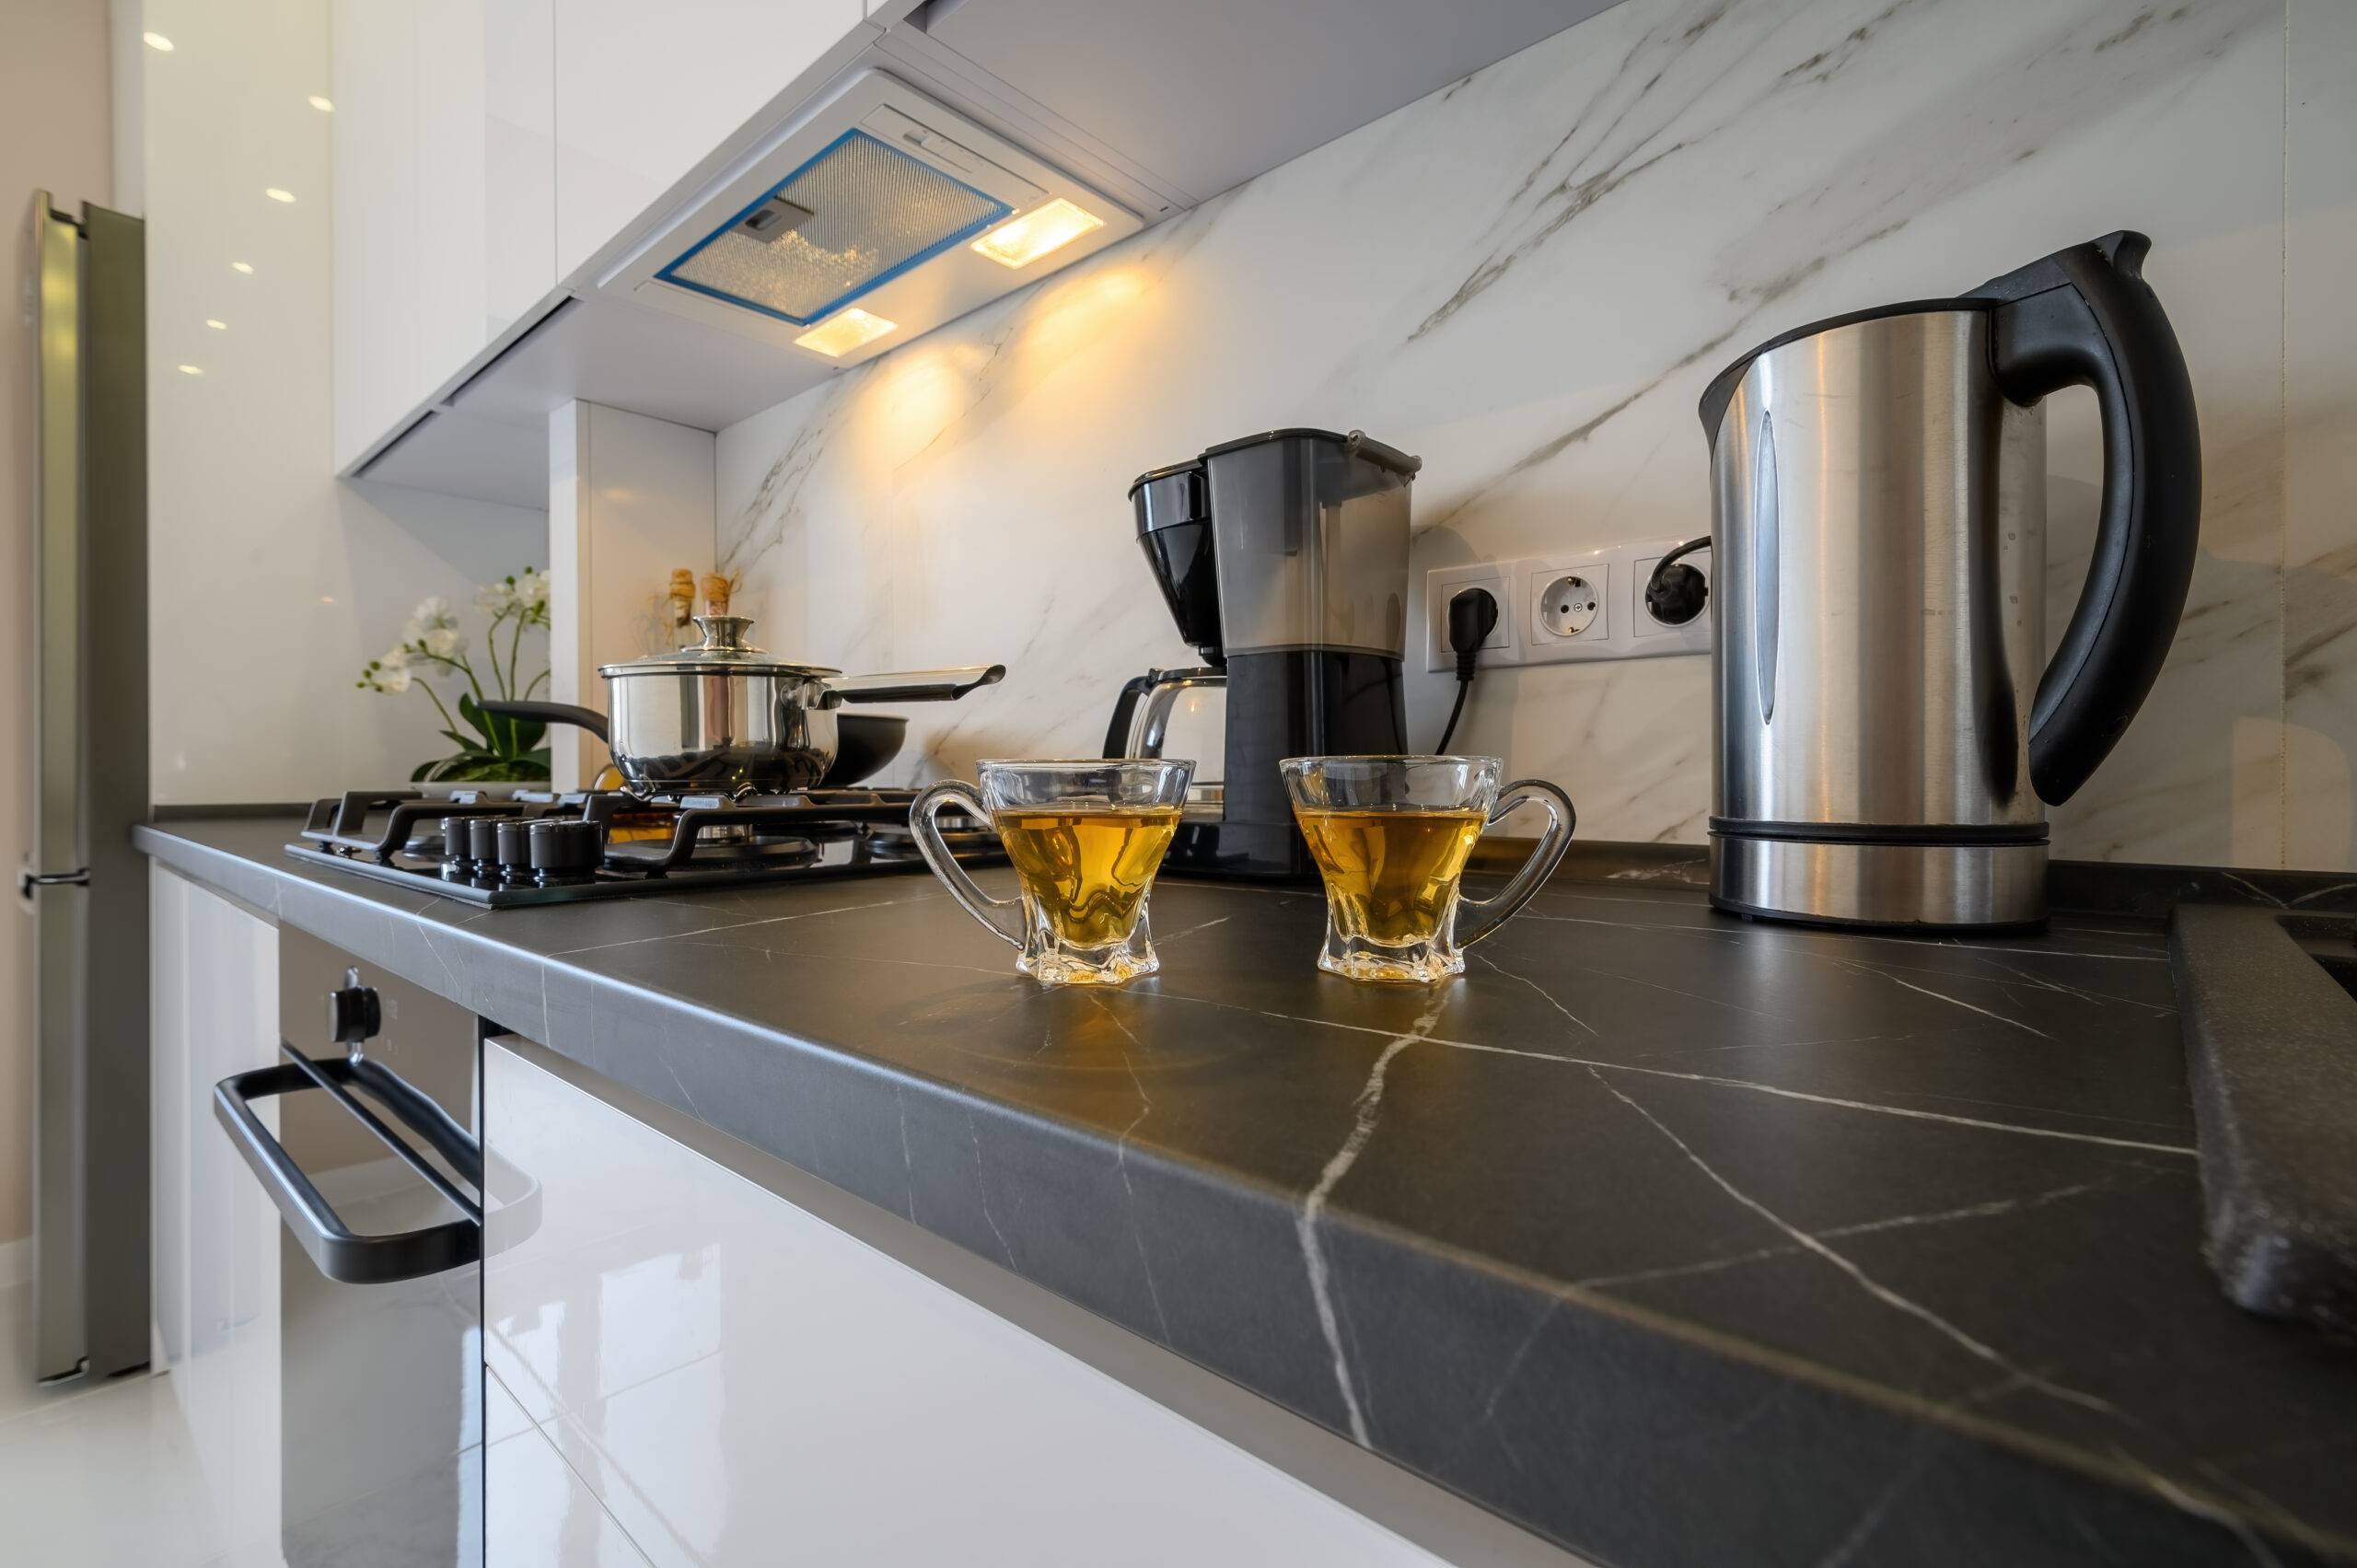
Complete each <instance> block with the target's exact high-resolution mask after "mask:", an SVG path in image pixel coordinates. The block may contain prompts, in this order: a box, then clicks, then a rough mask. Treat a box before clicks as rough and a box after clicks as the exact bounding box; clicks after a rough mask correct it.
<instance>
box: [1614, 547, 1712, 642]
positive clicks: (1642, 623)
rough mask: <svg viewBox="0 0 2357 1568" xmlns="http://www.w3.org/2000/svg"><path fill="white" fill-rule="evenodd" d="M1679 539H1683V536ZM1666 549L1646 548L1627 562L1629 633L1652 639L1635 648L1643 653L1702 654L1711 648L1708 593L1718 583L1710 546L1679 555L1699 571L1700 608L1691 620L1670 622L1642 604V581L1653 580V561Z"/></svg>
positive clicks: (1643, 602)
mask: <svg viewBox="0 0 2357 1568" xmlns="http://www.w3.org/2000/svg"><path fill="white" fill-rule="evenodd" d="M1680 542H1683V541H1682V540H1681V541H1680ZM1668 553H1669V550H1668V549H1667V548H1649V549H1647V550H1646V552H1645V553H1643V554H1641V555H1639V556H1637V557H1636V559H1635V560H1634V561H1633V562H1631V564H1630V581H1631V585H1632V586H1631V589H1630V599H1629V612H1630V613H1629V633H1630V636H1631V638H1632V639H1634V640H1636V641H1639V642H1643V641H1647V640H1649V639H1650V640H1652V642H1653V645H1652V646H1649V647H1645V648H1643V649H1640V650H1638V652H1639V653H1641V654H1644V655H1654V654H1683V653H1697V654H1703V653H1708V652H1710V651H1711V601H1710V595H1711V593H1712V592H1713V590H1715V589H1716V588H1717V587H1718V579H1717V578H1716V577H1715V576H1714V575H1713V573H1712V567H1713V560H1712V556H1711V547H1710V546H1709V545H1707V544H1706V545H1704V546H1703V547H1702V548H1701V549H1700V550H1697V551H1694V552H1691V553H1690V554H1687V555H1682V556H1679V557H1678V559H1679V560H1680V561H1681V562H1683V563H1685V564H1687V565H1689V566H1691V567H1693V568H1694V569H1695V570H1696V571H1697V572H1700V573H1701V574H1702V590H1703V598H1702V610H1701V614H1699V615H1697V616H1695V617H1694V619H1693V620H1691V621H1685V622H1683V623H1681V624H1678V625H1671V624H1670V623H1669V622H1667V621H1663V620H1661V619H1660V618H1658V617H1657V616H1655V614H1654V612H1653V611H1652V610H1650V609H1648V608H1647V607H1646V605H1645V585H1646V584H1647V583H1649V582H1651V581H1652V580H1653V575H1654V564H1655V563H1656V562H1658V561H1659V560H1660V559H1661V558H1662V557H1663V556H1665V555H1666V554H1668Z"/></svg>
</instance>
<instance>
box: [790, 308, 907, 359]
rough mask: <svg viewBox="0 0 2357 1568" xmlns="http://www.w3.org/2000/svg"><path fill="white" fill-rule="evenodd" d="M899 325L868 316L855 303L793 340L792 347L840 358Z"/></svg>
mask: <svg viewBox="0 0 2357 1568" xmlns="http://www.w3.org/2000/svg"><path fill="white" fill-rule="evenodd" d="M899 327H900V323H899V322H898V321H887V320H886V319H884V318H883V317H881V316H871V315H869V314H868V313H867V312H866V311H865V310H862V309H861V308H859V307H858V306H856V305H854V306H853V307H852V308H850V309H848V310H845V311H842V313H840V314H838V315H835V316H830V317H829V318H828V319H826V320H825V321H822V322H820V323H819V325H818V326H815V327H813V328H811V329H810V330H809V331H807V332H805V333H803V334H802V335H801V336H800V337H798V338H796V339H795V340H794V346H795V347H796V348H807V349H810V350H812V351H813V352H815V353H819V354H825V355H826V356H827V357H828V358H830V359H840V358H841V357H842V356H843V355H844V354H849V353H850V352H851V351H852V350H853V349H855V348H858V347H859V346H861V345H862V344H863V343H874V342H875V341H876V340H877V339H878V338H880V337H882V336H883V335H884V334H885V333H887V332H889V331H897V330H898V329H899Z"/></svg>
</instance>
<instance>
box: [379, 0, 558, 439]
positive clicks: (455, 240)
mask: <svg viewBox="0 0 2357 1568" xmlns="http://www.w3.org/2000/svg"><path fill="white" fill-rule="evenodd" d="M552 5H553V0H413V3H412V4H406V5H399V6H389V5H385V4H382V3H381V0H340V3H339V4H338V5H337V6H336V14H335V105H336V125H335V350H336V353H335V372H336V373H335V394H336V408H335V460H336V466H337V467H339V468H341V467H343V466H344V465H345V464H347V463H349V462H350V461H351V460H352V459H354V458H355V457H357V456H358V455H359V454H360V452H361V451H362V450H363V449H364V448H366V447H367V446H368V444H369V443H370V442H372V441H374V440H376V439H377V437H378V436H383V435H385V434H386V433H387V432H389V430H391V429H392V428H393V427H394V426H395V425H396V424H398V423H399V422H400V421H401V419H402V418H403V416H405V415H406V414H407V413H408V412H410V411H411V410H412V409H413V408H415V407H416V406H417V404H418V403H419V402H420V401H423V400H424V398H425V397H427V396H428V395H429V394H430V393H432V392H433V391H434V389H435V388H436V387H438V386H440V385H441V384H442V383H443V382H444V381H446V380H447V379H448V378H449V377H451V376H452V375H453V374H454V373H455V372H456V371H457V370H458V369H459V366H463V365H464V364H466V362H467V361H468V360H470V359H471V358H472V357H474V355H475V354H476V353H477V352H478V351H479V350H481V349H482V346H483V345H484V344H485V343H489V342H490V341H491V340H492V339H493V338H495V337H497V336H498V335H499V334H500V332H502V331H505V329H506V328H507V326H508V325H509V324H510V323H511V322H513V321H514V320H515V319H517V317H518V316H520V315H522V314H523V313H524V312H525V311H526V310H527V309H528V308H530V307H531V306H532V304H533V303H534V302H535V301H537V300H539V299H540V297H541V296H544V295H546V294H547V293H548V292H549V290H550V289H552V288H553V287H555V286H556V140H555V134H554V132H555V124H556V106H555V99H554V96H553V93H552V70H553V66H554V28H553V22H552Z"/></svg>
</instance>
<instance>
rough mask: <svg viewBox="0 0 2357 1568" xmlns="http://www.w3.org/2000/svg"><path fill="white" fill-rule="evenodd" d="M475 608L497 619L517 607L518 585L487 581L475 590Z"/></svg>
mask: <svg viewBox="0 0 2357 1568" xmlns="http://www.w3.org/2000/svg"><path fill="white" fill-rule="evenodd" d="M475 608H476V609H477V610H482V612H483V613H484V614H485V615H488V616H490V617H491V618H492V619H493V620H494V621H496V620H497V619H499V617H501V616H503V615H505V614H507V613H508V612H509V611H511V610H514V609H515V608H516V586H515V585H514V584H512V583H485V584H484V585H483V586H482V587H480V588H477V589H476V590H475Z"/></svg>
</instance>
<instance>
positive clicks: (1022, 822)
mask: <svg viewBox="0 0 2357 1568" xmlns="http://www.w3.org/2000/svg"><path fill="white" fill-rule="evenodd" d="M980 772H981V783H980V784H979V786H978V785H975V784H965V783H962V782H960V781H958V780H956V779H952V780H949V781H948V782H946V783H944V784H935V785H934V786H933V787H932V788H931V789H928V790H926V791H925V792H924V793H923V795H921V796H918V797H917V800H916V804H915V805H914V806H912V807H910V809H909V823H910V826H911V828H912V829H914V830H915V832H916V840H917V848H918V849H919V850H920V851H922V852H923V854H924V858H925V864H926V865H930V866H932V867H933V871H934V875H935V876H936V877H940V878H941V880H942V882H943V883H944V884H945V885H946V887H947V888H948V889H949V891H950V895H951V896H952V897H954V898H955V899H956V900H958V903H959V904H961V905H963V906H964V907H965V910H966V912H967V913H969V914H970V915H972V916H973V917H974V918H975V919H976V920H979V921H981V923H983V924H984V925H987V926H989V927H990V928H991V930H992V931H993V933H995V934H996V935H998V936H999V938H1000V939H1001V940H1003V941H1004V942H1005V943H1007V944H1008V945H1009V946H1010V947H1014V948H1015V949H1016V955H1017V957H1016V960H1015V962H1016V967H1017V968H1019V969H1021V970H1023V972H1024V973H1026V974H1028V975H1032V976H1034V977H1036V978H1037V979H1038V980H1039V981H1041V982H1042V983H1043V984H1047V985H1119V984H1120V983H1121V982H1122V981H1127V980H1134V979H1136V978H1137V977H1138V976H1139V975H1142V974H1152V973H1154V971H1155V970H1157V969H1159V968H1161V967H1162V965H1161V960H1159V959H1158V958H1155V953H1154V942H1153V939H1152V936H1151V935H1150V934H1149V932H1148V930H1147V927H1146V900H1147V895H1148V894H1150V893H1151V892H1152V891H1153V890H1154V874H1155V872H1156V871H1158V870H1160V869H1161V866H1162V856H1163V853H1164V852H1165V851H1166V850H1167V849H1168V848H1169V847H1170V841H1171V839H1172V838H1173V837H1174V836H1175V835H1176V834H1177V833H1178V831H1179V809H1180V808H1181V807H1184V806H1185V805H1186V803H1187V785H1188V784H1189V783H1190V781H1191V780H1192V779H1193V778H1194V776H1195V764H1194V763H1192V762H1185V761H1166V760H1163V759H1160V758H1151V759H1128V760H1121V759H1106V760H1101V761H1099V760H1090V761H1074V762H1015V761H985V762H982V763H981V764H980ZM951 806H956V807H960V808H961V809H963V810H965V811H966V812H968V813H970V815H972V816H975V817H978V818H981V819H983V820H984V821H987V822H989V823H990V825H991V826H992V828H993V830H996V831H997V833H998V838H999V842H1000V843H1001V844H1003V845H1004V846H1005V849H1006V858H1007V859H1008V860H1009V861H1011V862H1012V863H1013V864H1014V866H1015V876H1016V884H1017V886H1018V889H1019V896H1018V897H1016V898H1012V899H996V898H993V897H992V896H991V895H990V894H988V893H986V892H984V891H982V889H981V887H979V886H978V885H977V884H976V883H975V881H974V879H973V877H970V876H969V875H967V872H966V868H965V867H964V866H962V865H958V862H957V861H956V860H955V859H954V858H952V857H951V855H950V854H949V850H948V846H947V845H946V844H945V843H943V842H942V839H941V830H940V828H939V826H938V825H937V824H936V822H935V818H936V817H937V816H938V815H939V814H940V813H941V812H942V810H944V809H945V808H946V807H951Z"/></svg>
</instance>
